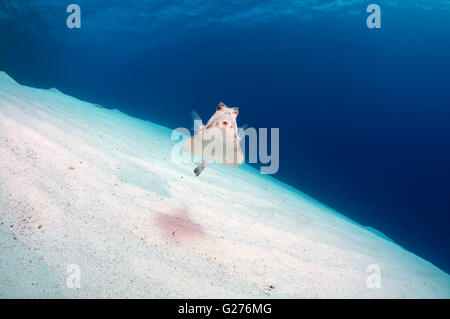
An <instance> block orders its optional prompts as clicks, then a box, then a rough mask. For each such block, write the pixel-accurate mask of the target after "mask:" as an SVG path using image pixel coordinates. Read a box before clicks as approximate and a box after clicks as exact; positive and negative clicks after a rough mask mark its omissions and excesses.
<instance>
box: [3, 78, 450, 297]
mask: <svg viewBox="0 0 450 319" xmlns="http://www.w3.org/2000/svg"><path fill="white" fill-rule="evenodd" d="M170 135H171V130H169V129H168V128H165V127H162V126H159V125H156V124H153V123H151V122H146V121H142V120H139V119H136V118H132V117H130V116H127V115H125V114H123V113H121V112H119V111H117V110H109V109H102V108H99V107H97V106H95V105H93V104H90V103H86V102H83V101H80V100H78V99H75V98H73V97H70V96H68V95H65V94H62V93H61V92H59V91H58V90H56V89H50V90H42V89H35V88H30V87H26V86H21V85H20V84H18V83H17V82H15V81H14V80H13V79H11V78H10V77H9V76H8V75H7V74H6V73H4V72H0V159H1V160H0V222H1V224H0V297H3V298H5V297H12V298H15V297H20V298H28V297H37V298H41V297H42V298H43V297H46V298H53V297H56V298H141V297H148V298H176V297H184V298H238V297H239V298H334V297H336V298H351V297H353V298H435V297H438V298H439V297H443V298H449V297H450V276H449V275H448V274H446V273H445V272H443V271H441V270H439V269H438V268H437V267H435V266H433V265H432V264H431V263H429V262H427V261H425V260H423V259H421V258H420V257H418V256H416V255H414V254H412V253H410V252H408V251H406V250H405V249H403V248H402V247H400V246H398V245H396V244H395V243H394V242H392V241H390V240H388V239H387V238H384V237H383V236H380V234H377V233H376V232H375V231H373V230H370V229H369V228H365V227H363V226H361V225H359V224H357V223H355V222H353V221H351V220H349V219H347V218H345V217H344V216H342V215H340V214H338V213H336V212H334V211H332V210H331V209H329V208H327V207H325V206H324V205H321V204H320V203H318V202H317V201H314V200H312V199H311V198H309V197H307V196H305V195H304V194H302V193H301V192H299V191H297V190H295V189H293V188H291V187H289V186H287V185H285V184H283V183H281V182H279V181H277V180H276V179H274V178H272V177H268V176H264V175H261V174H259V171H257V170H255V169H253V168H251V167H249V166H247V165H243V166H241V167H239V168H230V167H225V166H221V165H211V166H210V167H208V168H207V169H206V170H205V172H203V173H202V175H201V176H200V177H195V176H194V174H193V171H192V170H193V168H194V167H195V164H186V163H176V162H174V161H172V160H171V156H170V152H171V148H172V146H173V145H174V143H175V142H173V141H172V140H171V139H170ZM373 264H375V265H378V266H379V267H380V268H379V269H380V272H379V278H380V281H379V283H380V288H369V286H370V287H371V285H369V286H368V284H367V279H368V277H369V276H370V275H371V274H374V273H370V272H368V269H369V270H370V271H372V270H373V268H370V267H369V265H373ZM73 265H75V266H73ZM371 267H373V266H371ZM375 267H377V266H375ZM78 275H79V276H78ZM74 276H75V277H74ZM74 278H75V279H74ZM77 278H79V288H77V287H78V286H77Z"/></svg>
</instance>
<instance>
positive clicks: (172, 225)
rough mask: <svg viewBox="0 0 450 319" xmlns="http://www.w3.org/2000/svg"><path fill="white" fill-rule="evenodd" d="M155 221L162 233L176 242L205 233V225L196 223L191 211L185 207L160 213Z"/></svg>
mask: <svg viewBox="0 0 450 319" xmlns="http://www.w3.org/2000/svg"><path fill="white" fill-rule="evenodd" d="M155 222H156V225H157V226H158V228H159V229H160V231H161V233H162V234H163V235H164V236H165V237H167V238H169V239H171V240H173V241H175V242H181V241H187V240H190V239H194V238H199V237H203V236H204V235H205V232H204V229H203V227H202V226H201V225H199V224H196V223H194V221H193V220H192V218H191V217H190V214H189V212H188V211H187V210H185V209H178V210H174V211H172V212H170V213H169V214H159V216H158V217H156V218H155Z"/></svg>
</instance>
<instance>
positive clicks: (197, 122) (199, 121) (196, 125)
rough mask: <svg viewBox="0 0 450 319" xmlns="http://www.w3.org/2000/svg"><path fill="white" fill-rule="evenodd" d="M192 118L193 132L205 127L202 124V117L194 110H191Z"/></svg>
mask: <svg viewBox="0 0 450 319" xmlns="http://www.w3.org/2000/svg"><path fill="white" fill-rule="evenodd" d="M191 116H192V120H193V121H194V127H193V128H194V133H195V134H197V132H200V130H201V129H202V128H203V127H205V125H204V124H203V121H202V119H201V118H200V116H199V115H198V114H197V112H195V111H191Z"/></svg>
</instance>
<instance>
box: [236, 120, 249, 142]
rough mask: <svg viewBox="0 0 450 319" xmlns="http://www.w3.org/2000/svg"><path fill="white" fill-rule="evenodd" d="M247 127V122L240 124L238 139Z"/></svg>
mask: <svg viewBox="0 0 450 319" xmlns="http://www.w3.org/2000/svg"><path fill="white" fill-rule="evenodd" d="M247 128H248V125H247V124H244V125H242V126H241V127H240V128H238V134H237V136H238V140H239V141H240V140H241V139H242V137H243V136H244V133H245V130H246V129H247Z"/></svg>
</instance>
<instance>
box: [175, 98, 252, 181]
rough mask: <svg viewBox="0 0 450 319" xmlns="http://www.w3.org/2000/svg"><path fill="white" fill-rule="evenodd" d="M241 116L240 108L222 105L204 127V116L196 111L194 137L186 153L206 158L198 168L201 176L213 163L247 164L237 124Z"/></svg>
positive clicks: (191, 138)
mask: <svg viewBox="0 0 450 319" xmlns="http://www.w3.org/2000/svg"><path fill="white" fill-rule="evenodd" d="M238 114H239V109H238V108H237V107H233V108H229V107H227V106H226V105H225V104H224V103H222V102H220V103H219V105H217V107H216V112H215V113H214V114H213V115H212V116H211V118H210V119H209V121H208V122H207V123H206V125H203V123H202V121H201V119H200V117H199V116H198V115H197V114H196V113H195V112H193V119H194V135H193V136H191V137H189V138H188V139H187V140H186V141H185V143H184V145H183V150H184V151H185V152H188V153H190V154H192V155H195V156H198V157H201V158H202V159H203V161H202V163H201V164H200V165H199V166H197V167H196V168H195V169H194V173H195V174H196V175H197V176H198V175H200V174H201V172H202V171H203V170H204V169H205V168H206V167H207V166H208V164H209V163H210V162H212V161H215V162H217V163H221V164H223V165H227V166H232V167H236V166H239V165H241V164H242V163H243V162H244V155H243V152H242V150H241V147H240V145H239V141H240V139H239V136H238V127H237V122H236V118H237V116H238Z"/></svg>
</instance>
